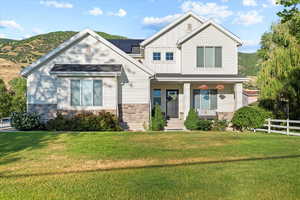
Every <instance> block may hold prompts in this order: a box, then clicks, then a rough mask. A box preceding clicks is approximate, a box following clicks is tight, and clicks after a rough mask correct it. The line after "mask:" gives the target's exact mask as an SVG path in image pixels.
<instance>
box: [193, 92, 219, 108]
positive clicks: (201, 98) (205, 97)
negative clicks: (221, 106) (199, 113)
mask: <svg viewBox="0 0 300 200" xmlns="http://www.w3.org/2000/svg"><path fill="white" fill-rule="evenodd" d="M217 94H218V92H217V90H194V108H195V109H199V110H217V101H218V99H217Z"/></svg>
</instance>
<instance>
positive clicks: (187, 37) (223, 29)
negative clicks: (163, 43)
mask: <svg viewBox="0 0 300 200" xmlns="http://www.w3.org/2000/svg"><path fill="white" fill-rule="evenodd" d="M210 25H213V26H214V27H216V28H217V29H218V30H220V31H221V32H223V33H224V34H225V35H227V36H228V37H230V38H231V39H233V40H234V41H236V42H237V43H238V46H241V45H242V40H241V39H240V38H239V37H237V36H236V35H234V34H233V33H231V32H230V31H228V30H227V29H225V28H223V27H222V26H220V25H219V24H217V23H215V22H214V21H213V20H208V21H206V22H205V23H204V24H202V25H201V26H199V27H198V28H196V29H195V30H193V31H192V32H191V33H189V34H187V35H186V36H184V37H183V38H182V39H180V40H178V42H177V45H178V46H180V45H181V44H183V43H184V42H186V41H188V40H189V39H190V38H192V37H193V36H194V35H196V34H198V33H199V32H201V31H203V30H204V29H206V28H207V27H208V26H210Z"/></svg>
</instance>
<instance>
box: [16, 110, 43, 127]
mask: <svg viewBox="0 0 300 200" xmlns="http://www.w3.org/2000/svg"><path fill="white" fill-rule="evenodd" d="M11 125H12V127H14V128H16V129H18V130H22V131H29V130H38V129H43V124H42V123H41V120H40V117H39V116H38V115H37V114H35V113H26V112H14V113H12V115H11Z"/></svg>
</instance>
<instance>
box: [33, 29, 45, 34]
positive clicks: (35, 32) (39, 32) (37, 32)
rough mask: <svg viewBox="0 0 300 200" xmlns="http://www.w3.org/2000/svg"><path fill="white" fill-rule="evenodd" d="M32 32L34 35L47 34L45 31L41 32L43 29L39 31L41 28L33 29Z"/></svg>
mask: <svg viewBox="0 0 300 200" xmlns="http://www.w3.org/2000/svg"><path fill="white" fill-rule="evenodd" d="M32 32H33V33H34V34H43V33H45V31H43V30H41V29H39V28H33V29H32Z"/></svg>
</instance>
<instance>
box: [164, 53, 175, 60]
mask: <svg viewBox="0 0 300 200" xmlns="http://www.w3.org/2000/svg"><path fill="white" fill-rule="evenodd" d="M166 60H174V53H173V52H167V53H166Z"/></svg>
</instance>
